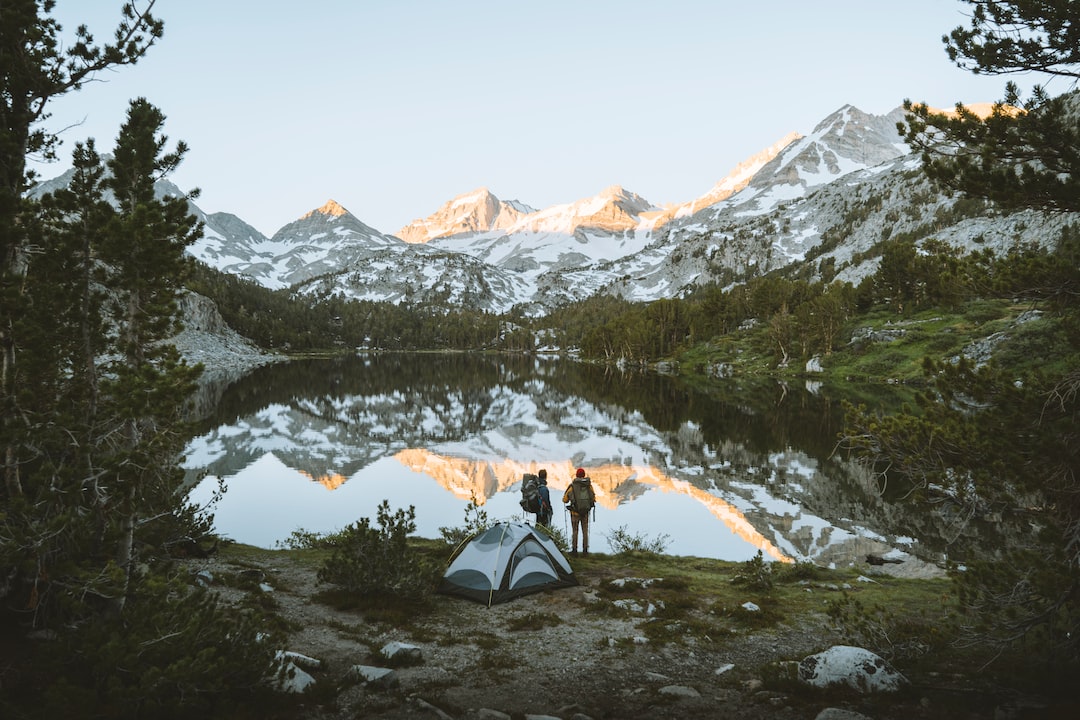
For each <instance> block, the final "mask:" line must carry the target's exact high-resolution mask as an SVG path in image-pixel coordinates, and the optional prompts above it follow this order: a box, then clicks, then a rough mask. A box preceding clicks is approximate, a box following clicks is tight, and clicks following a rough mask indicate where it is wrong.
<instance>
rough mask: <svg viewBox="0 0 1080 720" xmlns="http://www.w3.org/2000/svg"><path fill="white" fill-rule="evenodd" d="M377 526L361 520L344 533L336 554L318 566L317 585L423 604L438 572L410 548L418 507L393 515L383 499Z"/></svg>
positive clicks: (364, 519) (334, 551) (335, 550)
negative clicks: (422, 600) (326, 585)
mask: <svg viewBox="0 0 1080 720" xmlns="http://www.w3.org/2000/svg"><path fill="white" fill-rule="evenodd" d="M376 522H377V527H373V526H372V525H371V521H370V520H369V519H368V518H361V519H360V520H359V521H357V522H355V523H353V524H352V525H350V526H348V527H346V528H345V529H344V530H342V531H341V533H340V534H339V539H338V542H337V544H335V545H334V547H333V553H332V554H331V555H330V557H329V558H328V559H326V560H325V561H324V562H323V564H322V566H321V567H320V568H319V572H318V578H319V581H320V582H327V583H331V584H333V585H337V586H338V587H339V588H341V589H342V590H343V591H345V592H346V593H349V594H353V595H359V596H384V597H385V596H389V597H393V598H400V599H403V600H419V599H423V598H425V597H427V596H428V595H430V594H431V592H432V590H433V589H434V587H435V581H436V578H437V574H438V568H437V567H436V566H434V565H433V564H432V563H431V562H429V561H428V559H427V558H425V557H424V556H423V555H421V554H420V553H419V552H417V551H416V550H415V549H413V548H411V547H410V546H409V544H408V536H409V535H410V534H411V533H414V532H416V508H415V507H413V506H411V505H410V506H409V509H408V510H407V511H406V510H402V509H398V510H397V511H395V512H393V513H391V512H390V504H389V503H388V502H387V501H386V500H383V501H382V503H381V504H380V505H379V509H378V514H377V518H376Z"/></svg>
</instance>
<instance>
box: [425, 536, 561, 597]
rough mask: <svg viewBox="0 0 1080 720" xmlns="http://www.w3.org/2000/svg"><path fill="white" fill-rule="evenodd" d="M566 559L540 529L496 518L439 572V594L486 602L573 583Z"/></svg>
mask: <svg viewBox="0 0 1080 720" xmlns="http://www.w3.org/2000/svg"><path fill="white" fill-rule="evenodd" d="M577 584H578V581H577V578H576V577H574V571H573V570H572V569H571V567H570V563H568V562H567V561H566V558H565V557H564V556H563V554H562V553H561V552H559V548H558V546H556V545H555V541H553V540H552V539H551V538H550V537H549V536H548V535H547V534H545V533H544V532H543V531H541V530H537V529H536V528H534V527H532V526H530V525H526V524H524V523H520V522H499V523H496V524H495V525H493V526H492V527H490V528H488V529H487V530H485V531H484V532H482V533H480V534H479V535H477V536H476V537H474V538H473V539H472V540H470V541H469V542H468V543H466V544H465V545H464V546H463V547H462V548H461V551H460V552H459V553H458V555H457V556H456V557H455V558H453V560H452V561H451V562H450V565H449V566H447V568H446V572H445V573H443V579H442V583H441V584H440V585H439V592H441V593H445V594H447V595H460V596H462V597H466V598H469V599H470V600H476V601H477V602H482V603H485V604H486V605H487V606H488V607H491V605H492V604H493V603H501V602H506V601H508V600H513V599H514V598H516V597H521V596H522V595H528V594H529V593H535V592H542V591H544V590H548V589H552V588H561V587H570V586H572V585H577Z"/></svg>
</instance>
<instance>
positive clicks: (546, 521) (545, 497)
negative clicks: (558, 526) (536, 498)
mask: <svg viewBox="0 0 1080 720" xmlns="http://www.w3.org/2000/svg"><path fill="white" fill-rule="evenodd" d="M536 476H537V477H538V478H540V480H539V485H540V487H539V488H537V489H538V490H539V492H540V512H538V513H536V524H537V525H543V526H544V527H551V516H552V514H553V513H552V510H551V493H550V492H549V491H548V486H547V470H541V471H540V472H538V473H536Z"/></svg>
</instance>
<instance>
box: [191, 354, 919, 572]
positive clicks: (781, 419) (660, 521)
mask: <svg viewBox="0 0 1080 720" xmlns="http://www.w3.org/2000/svg"><path fill="white" fill-rule="evenodd" d="M841 427H842V413H841V409H840V403H839V402H838V401H837V400H836V399H835V398H831V397H829V395H828V394H826V393H824V392H822V391H821V390H820V389H818V390H815V391H814V392H811V391H810V390H808V389H807V388H805V387H793V386H790V385H788V386H782V385H777V384H775V383H773V382H763V383H749V382H740V381H735V380H732V381H726V382H724V383H723V384H720V385H716V386H712V387H710V388H709V390H707V391H705V390H697V389H693V388H691V387H690V386H689V385H687V384H686V383H685V382H683V381H682V380H680V379H678V378H674V377H668V376H662V375H657V374H652V373H648V374H643V373H621V372H618V371H612V370H605V369H603V368H597V367H594V366H591V365H585V364H580V363H575V362H570V361H560V360H555V359H535V358H523V357H488V356H473V355H464V354H445V355H443V354H423V355H408V354H403V355H370V356H361V357H353V358H347V359H335V360H309V361H296V362H292V363H288V364H283V365H276V366H271V367H267V368H263V369H260V370H258V371H256V372H254V373H252V374H251V375H249V376H247V377H245V378H243V379H241V380H240V381H238V382H236V383H234V384H233V385H231V386H230V387H229V388H228V389H227V390H226V392H225V393H224V395H223V396H222V398H221V400H220V402H218V403H217V407H216V411H215V412H214V414H213V415H212V416H211V417H210V418H209V419H207V421H206V422H205V423H204V424H203V428H202V430H201V434H200V435H198V437H195V438H194V439H193V440H192V441H191V443H190V445H189V448H188V453H187V462H186V467H187V468H188V469H189V481H190V482H191V483H192V484H193V485H194V487H193V490H192V492H191V498H192V499H193V500H194V501H196V502H199V503H203V502H208V501H209V500H210V499H211V497H212V496H213V494H214V491H215V490H216V489H217V488H218V487H219V486H223V487H224V488H225V489H226V492H225V494H224V496H223V497H222V498H221V499H220V500H219V501H218V502H217V503H216V505H215V506H214V515H215V522H216V525H217V528H218V530H219V532H221V533H222V534H224V535H227V536H229V537H231V538H233V539H235V540H237V541H239V542H244V543H250V544H253V545H258V546H262V547H274V545H275V543H276V542H278V541H281V540H284V539H285V538H287V537H288V536H289V534H290V533H291V532H292V531H294V530H296V529H301V528H302V529H305V530H309V531H316V532H328V531H333V530H337V529H339V528H341V527H343V526H345V525H347V524H349V523H351V522H354V521H355V520H357V519H358V518H361V517H368V518H371V519H372V520H374V518H375V515H376V508H377V507H378V505H379V503H380V502H381V501H382V500H384V499H386V500H388V501H389V502H390V505H391V507H392V508H399V507H402V508H403V507H408V506H410V505H412V506H414V507H415V508H416V523H417V526H418V534H419V535H421V536H425V537H438V536H439V528H441V527H456V526H461V525H463V524H464V521H465V510H466V506H467V504H468V503H469V502H470V499H474V500H475V501H476V502H477V503H478V504H479V505H480V506H481V507H482V508H483V510H484V511H486V512H487V514H488V516H489V518H491V519H493V520H498V519H504V518H514V517H521V516H522V512H521V508H520V507H519V505H518V500H519V498H520V494H519V488H520V480H521V475H522V473H524V472H535V471H536V470H538V469H539V468H546V469H547V470H548V475H549V478H550V480H549V486H550V487H551V490H552V495H553V500H555V499H556V498H557V496H561V493H562V490H563V489H564V488H565V487H566V485H567V484H568V483H569V480H570V478H571V477H572V474H573V471H574V468H576V467H579V466H580V467H584V468H585V469H586V470H587V471H588V473H589V475H590V477H591V478H592V480H593V485H594V487H595V488H596V491H597V495H598V503H599V507H598V508H597V512H596V519H595V522H594V524H593V533H592V535H593V540H592V548H591V549H593V550H595V551H600V552H606V551H608V549H609V544H608V536H609V535H610V534H611V533H612V532H613V531H615V530H617V529H620V528H621V529H624V530H625V531H626V532H628V533H630V534H631V535H636V536H639V537H641V538H643V539H646V540H653V539H662V540H664V541H665V543H666V551H667V552H668V553H670V554H675V555H697V556H703V557H713V558H721V559H725V560H736V561H739V560H745V559H748V558H750V557H753V555H754V554H756V552H757V551H758V550H759V549H760V550H761V551H762V552H763V553H764V554H765V556H766V558H768V559H773V560H783V561H791V560H814V561H816V562H820V563H824V564H836V565H842V564H846V563H849V562H850V561H851V560H852V559H853V558H856V557H859V556H863V555H865V554H866V553H868V552H875V553H889V552H893V553H899V552H901V551H907V552H913V551H914V550H915V549H916V546H920V547H919V549H920V550H921V551H923V552H926V551H933V549H934V546H935V542H934V540H933V539H932V538H929V539H928V538H927V537H925V535H926V534H927V533H929V532H931V530H932V528H930V527H929V526H928V525H927V523H926V522H920V520H919V518H916V517H913V516H912V515H911V514H910V510H909V509H908V506H907V505H906V504H900V503H890V502H888V501H887V500H886V499H883V498H882V497H881V496H880V493H879V492H878V488H877V486H876V482H875V481H874V480H873V478H872V477H870V476H869V475H867V474H865V473H863V472H861V471H860V470H859V469H858V468H857V467H856V466H855V465H854V464H852V463H850V462H848V461H846V460H845V459H843V458H842V457H840V456H839V455H838V454H837V453H834V449H835V445H836V438H837V433H838V432H839V431H840V429H841ZM529 519H530V520H531V516H529ZM553 524H554V525H555V526H556V527H559V528H566V517H565V513H563V512H562V510H561V506H560V505H557V506H556V515H555V518H554V523H553ZM897 528H901V529H902V530H901V531H900V532H897ZM920 536H923V537H920ZM916 537H920V541H916V539H915V538H916Z"/></svg>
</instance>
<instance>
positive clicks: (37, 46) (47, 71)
mask: <svg viewBox="0 0 1080 720" xmlns="http://www.w3.org/2000/svg"><path fill="white" fill-rule="evenodd" d="M54 5H55V2H54V1H53V0H5V2H3V3H2V4H0V90H2V92H0V118H2V123H0V452H2V453H3V458H2V460H0V462H2V463H3V468H4V470H3V472H4V493H5V496H7V497H16V496H19V495H21V494H22V492H23V488H22V482H21V478H20V473H21V472H22V471H23V468H24V467H25V463H26V462H27V461H28V459H29V457H32V456H33V453H32V451H28V450H26V449H25V447H24V445H25V443H26V442H27V440H28V438H29V435H28V433H27V423H26V421H25V418H24V417H23V413H22V409H21V407H20V405H19V399H18V398H19V392H18V389H19V388H20V386H22V387H25V386H26V383H25V382H24V380H23V378H22V377H21V373H22V368H23V367H24V365H25V364H23V363H17V362H16V355H17V353H18V348H20V347H24V346H25V343H24V342H23V340H22V334H21V333H24V332H25V333H27V334H32V333H33V329H27V323H26V318H27V317H29V315H30V313H29V312H28V309H27V304H26V303H27V298H26V297H25V295H24V293H23V289H24V287H25V285H24V283H23V278H24V277H25V275H26V273H27V272H28V269H29V267H30V266H31V265H32V263H33V261H34V253H33V247H31V246H29V241H30V239H29V237H28V235H27V233H28V232H29V230H30V228H31V226H32V223H31V222H30V221H29V220H27V213H28V212H32V211H30V210H28V208H27V207H26V200H25V198H24V192H25V190H26V188H27V187H28V185H29V183H30V181H31V180H32V177H31V176H30V175H29V174H28V173H27V170H26V159H27V157H28V156H29V155H31V154H40V155H42V156H43V157H45V158H52V157H54V156H55V149H56V146H57V139H56V137H55V136H54V135H52V134H51V133H49V132H47V131H46V130H44V129H42V128H41V127H40V123H41V122H42V121H43V120H45V119H46V118H47V117H48V114H47V106H48V103H49V101H50V100H52V99H53V98H56V97H59V96H61V95H64V94H66V93H68V92H71V91H74V90H78V89H79V88H80V87H82V85H83V84H84V83H85V82H87V81H88V80H90V79H91V78H93V77H94V76H95V75H96V74H97V73H99V72H101V71H102V70H106V69H108V68H113V67H118V66H123V65H132V64H134V63H136V62H138V60H139V59H140V58H142V56H143V55H144V54H145V53H146V51H147V50H148V49H149V48H150V46H151V45H153V43H154V42H155V41H156V40H157V39H158V38H160V37H161V35H162V32H163V25H162V23H161V21H159V20H157V19H156V18H155V17H154V16H153V15H152V14H151V12H150V11H151V9H152V8H153V5H154V0H148V1H147V2H145V3H136V2H128V3H125V4H124V6H123V8H122V11H121V19H120V21H119V23H118V24H117V27H116V30H115V33H114V35H113V37H114V42H111V43H104V44H98V43H96V42H95V41H94V37H93V35H92V34H91V33H90V32H89V30H88V29H87V28H86V27H85V26H83V27H79V28H78V29H77V30H76V31H75V33H74V39H73V40H71V41H70V42H67V43H62V42H61V36H60V33H61V31H62V28H61V26H60V25H59V24H58V23H57V22H56V20H55V18H53V17H51V15H50V13H51V11H52V9H53V6H54ZM140 5H141V6H142V7H139V6H140ZM0 585H2V581H0ZM2 589H3V588H2V587H0V591H2ZM2 594H3V593H2V592H0V595H2Z"/></svg>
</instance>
